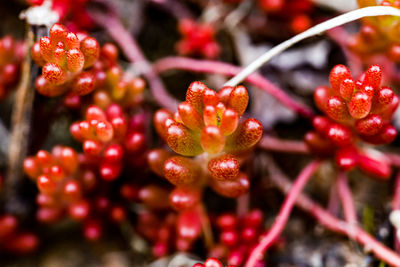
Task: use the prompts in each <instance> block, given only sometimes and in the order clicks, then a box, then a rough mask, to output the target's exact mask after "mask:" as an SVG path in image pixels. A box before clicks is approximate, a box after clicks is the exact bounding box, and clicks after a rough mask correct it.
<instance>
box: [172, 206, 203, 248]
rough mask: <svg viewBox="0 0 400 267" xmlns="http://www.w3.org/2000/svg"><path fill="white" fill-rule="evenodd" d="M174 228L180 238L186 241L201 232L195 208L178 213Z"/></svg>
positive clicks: (194, 237)
mask: <svg viewBox="0 0 400 267" xmlns="http://www.w3.org/2000/svg"><path fill="white" fill-rule="evenodd" d="M176 230H177V233H178V235H179V237H180V238H183V239H186V240H188V241H190V240H194V239H196V238H197V237H198V236H199V235H200V234H201V220H200V216H199V214H198V213H197V212H196V211H195V210H188V211H183V212H181V213H180V214H179V217H178V221H177V223H176Z"/></svg>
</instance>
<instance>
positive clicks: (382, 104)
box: [374, 87, 395, 111]
mask: <svg viewBox="0 0 400 267" xmlns="http://www.w3.org/2000/svg"><path fill="white" fill-rule="evenodd" d="M394 96H395V94H394V92H393V90H392V88H390V87H382V88H381V89H380V90H379V91H378V92H377V93H376V97H375V98H374V100H375V103H374V104H375V105H374V109H375V110H377V111H380V110H384V109H385V108H387V107H388V106H389V105H390V103H392V101H393V98H394Z"/></svg>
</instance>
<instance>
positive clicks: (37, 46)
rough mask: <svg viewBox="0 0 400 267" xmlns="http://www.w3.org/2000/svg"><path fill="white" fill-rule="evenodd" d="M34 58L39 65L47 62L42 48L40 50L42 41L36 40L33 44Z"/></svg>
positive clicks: (32, 52)
mask: <svg viewBox="0 0 400 267" xmlns="http://www.w3.org/2000/svg"><path fill="white" fill-rule="evenodd" d="M31 54H32V59H33V60H34V61H35V62H36V64H38V65H39V66H43V65H44V64H46V60H44V58H43V56H42V53H41V50H40V42H36V43H34V44H33V46H32V50H31Z"/></svg>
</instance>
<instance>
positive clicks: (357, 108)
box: [348, 92, 372, 119]
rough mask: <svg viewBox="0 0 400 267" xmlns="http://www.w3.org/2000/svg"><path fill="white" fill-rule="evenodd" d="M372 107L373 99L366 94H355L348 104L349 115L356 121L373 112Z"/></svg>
mask: <svg viewBox="0 0 400 267" xmlns="http://www.w3.org/2000/svg"><path fill="white" fill-rule="evenodd" d="M371 106H372V101H371V97H370V96H369V95H368V94H367V93H366V92H357V93H355V94H354V96H353V97H352V98H351V100H350V102H349V104H348V108H349V113H350V114H351V116H352V117H353V118H355V119H362V118H364V117H366V116H367V115H368V113H369V112H370V110H371Z"/></svg>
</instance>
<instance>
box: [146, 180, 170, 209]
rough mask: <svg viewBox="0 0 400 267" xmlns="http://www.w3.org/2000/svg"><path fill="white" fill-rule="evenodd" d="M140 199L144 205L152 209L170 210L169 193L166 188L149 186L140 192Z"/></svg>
mask: <svg viewBox="0 0 400 267" xmlns="http://www.w3.org/2000/svg"><path fill="white" fill-rule="evenodd" d="M138 197H139V199H140V200H141V201H142V202H143V204H144V205H146V206H147V207H149V208H151V209H165V208H170V205H169V201H168V197H169V193H168V191H167V190H165V189H164V188H161V187H158V186H155V185H148V186H146V187H143V188H141V189H140V190H139V193H138Z"/></svg>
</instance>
